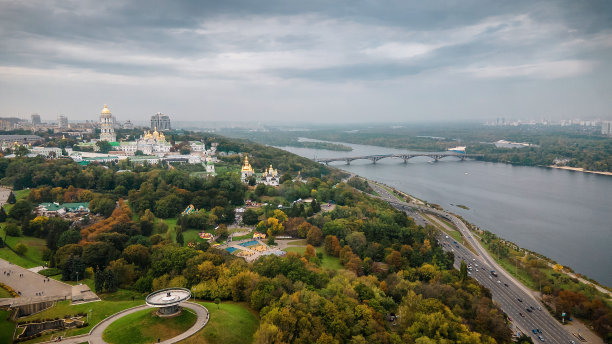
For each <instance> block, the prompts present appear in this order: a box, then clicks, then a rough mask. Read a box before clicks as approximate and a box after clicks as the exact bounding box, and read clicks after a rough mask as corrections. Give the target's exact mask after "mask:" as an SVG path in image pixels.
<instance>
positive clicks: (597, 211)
mask: <svg viewBox="0 0 612 344" xmlns="http://www.w3.org/2000/svg"><path fill="white" fill-rule="evenodd" d="M342 144H343V145H347V146H351V147H353V151H352V152H336V151H329V150H319V149H308V148H296V147H281V148H282V149H284V150H287V151H289V152H292V153H295V154H298V155H301V156H303V157H306V158H310V159H312V158H335V157H350V156H363V155H371V154H395V153H406V152H407V151H405V150H399V149H391V148H384V147H376V146H366V145H356V144H347V143H342ZM330 165H331V166H335V167H338V168H341V169H343V170H346V171H349V172H353V173H355V174H358V175H360V176H363V177H365V178H368V179H371V180H375V181H379V182H382V183H384V184H387V185H390V186H393V187H395V188H397V189H398V190H401V191H404V192H406V193H409V194H411V195H413V196H415V197H417V198H420V199H422V200H426V201H428V202H431V203H437V204H439V205H441V206H442V207H444V208H445V209H446V210H449V211H452V212H454V213H457V214H459V215H461V216H463V217H464V218H465V219H466V220H468V221H469V222H471V223H473V224H475V225H477V226H479V227H480V228H482V229H487V230H489V231H491V232H493V233H495V234H497V235H499V236H500V237H502V238H504V239H507V240H510V241H512V242H515V243H517V244H518V245H519V246H521V247H524V248H527V249H529V250H531V251H534V252H538V253H541V254H543V255H545V256H547V257H550V258H552V259H554V260H555V261H557V262H558V263H559V264H561V265H566V266H569V267H571V268H572V269H574V271H576V272H578V273H581V274H584V275H586V276H588V277H591V278H593V279H595V280H597V281H598V282H600V283H602V284H604V285H608V286H612V249H611V247H612V176H602V175H595V174H590V173H581V172H573V171H565V170H559V169H551V168H541V167H524V166H512V165H507V164H501V163H489V162H481V161H473V160H466V161H460V160H459V159H457V158H453V157H448V158H444V159H442V160H440V161H439V162H435V163H434V162H432V161H431V159H429V158H426V157H417V158H412V159H410V160H408V163H406V164H404V163H403V160H401V159H391V158H385V159H382V160H379V161H378V162H377V163H376V164H372V162H371V161H370V160H355V161H352V162H351V164H350V165H346V164H345V163H344V162H334V163H331V164H330ZM456 205H465V206H467V207H469V210H466V209H462V208H460V207H457V206H456Z"/></svg>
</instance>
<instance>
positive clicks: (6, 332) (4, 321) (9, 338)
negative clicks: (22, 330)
mask: <svg viewBox="0 0 612 344" xmlns="http://www.w3.org/2000/svg"><path fill="white" fill-rule="evenodd" d="M3 290H4V289H3ZM8 317H9V312H8V311H5V310H3V309H1V310H0V343H12V342H13V332H14V331H15V323H14V322H12V321H9V320H8Z"/></svg>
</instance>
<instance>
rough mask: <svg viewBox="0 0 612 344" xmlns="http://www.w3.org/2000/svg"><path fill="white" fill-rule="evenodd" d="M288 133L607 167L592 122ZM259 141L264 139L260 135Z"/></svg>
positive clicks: (607, 152) (611, 164) (604, 145)
mask: <svg viewBox="0 0 612 344" xmlns="http://www.w3.org/2000/svg"><path fill="white" fill-rule="evenodd" d="M288 135H294V137H298V136H301V137H308V138H313V139H318V140H326V141H337V142H348V143H356V144H367V145H374V146H382V147H392V148H398V149H407V150H419V151H444V150H446V149H448V148H451V147H454V146H457V145H463V146H467V147H468V148H467V150H468V153H474V154H484V157H482V158H479V159H481V160H484V161H492V162H505V163H511V164H517V165H526V166H549V165H553V163H554V161H555V159H559V160H566V161H567V162H566V163H565V164H566V165H567V166H571V167H580V168H584V169H587V170H593V171H607V172H612V139H610V138H609V137H605V136H602V135H600V134H599V132H598V130H597V128H595V129H592V128H586V127H580V126H570V127H556V126H555V127H551V126H538V125H534V126H527V125H523V126H517V127H487V126H482V125H449V126H444V127H441V126H433V125H430V126H425V125H421V126H410V127H394V128H389V127H382V126H381V127H371V128H357V129H356V130H352V131H350V132H347V128H342V129H333V130H331V129H326V130H311V131H299V132H289V133H288ZM498 140H507V141H511V142H527V143H530V144H533V145H535V146H532V147H526V148H497V147H495V145H493V144H492V143H493V142H495V141H498ZM261 142H262V143H266V141H265V137H262V140H261Z"/></svg>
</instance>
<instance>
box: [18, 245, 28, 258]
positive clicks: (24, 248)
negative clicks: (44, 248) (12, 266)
mask: <svg viewBox="0 0 612 344" xmlns="http://www.w3.org/2000/svg"><path fill="white" fill-rule="evenodd" d="M15 252H16V253H17V254H18V255H20V256H23V255H24V254H26V252H28V247H27V246H26V245H24V244H22V243H18V244H17V245H15Z"/></svg>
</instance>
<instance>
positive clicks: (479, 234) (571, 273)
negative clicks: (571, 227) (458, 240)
mask: <svg viewBox="0 0 612 344" xmlns="http://www.w3.org/2000/svg"><path fill="white" fill-rule="evenodd" d="M361 178H362V177H361ZM366 180H368V179H366ZM368 181H369V182H371V183H376V184H378V185H381V186H382V187H384V188H386V189H387V190H388V191H390V192H392V193H393V194H395V195H396V197H398V198H400V200H403V201H407V202H409V203H410V202H413V201H414V200H416V198H415V197H413V196H412V195H410V194H408V193H406V192H403V191H401V190H397V189H395V188H393V187H391V186H389V185H384V184H381V183H379V182H375V181H372V180H368ZM418 201H419V202H420V204H419V205H423V204H427V205H429V206H432V207H434V208H437V209H438V210H443V211H445V212H447V213H450V214H453V215H455V216H457V217H458V218H460V219H461V220H462V221H463V222H464V223H465V224H466V225H467V227H468V228H469V229H470V231H472V232H474V234H475V235H476V236H477V238H478V239H479V240H481V241H482V236H483V234H484V233H485V232H488V231H487V230H483V229H481V228H479V227H478V226H476V225H474V224H472V223H470V222H468V221H466V220H465V219H464V218H462V217H461V216H460V215H457V214H455V213H453V212H450V211H448V210H446V209H443V208H441V207H439V206H438V205H435V204H429V203H427V201H425V202H424V203H423V201H420V200H418ZM489 233H491V232H489ZM500 239H501V240H502V241H503V242H504V244H505V245H506V246H507V247H509V248H511V249H512V250H514V251H516V252H517V253H521V254H524V255H533V256H534V257H536V258H537V259H541V260H543V261H545V262H546V264H547V267H548V268H550V269H551V270H554V266H555V265H557V262H556V261H554V260H553V259H551V258H549V257H546V256H544V255H542V254H539V253H537V252H532V251H530V250H528V249H525V248H523V247H520V246H519V245H517V244H515V243H513V242H511V241H508V240H505V239H504V238H500ZM483 247H484V248H485V249H486V250H487V252H489V254H491V255H492V256H493V258H494V259H495V260H496V261H497V262H498V263H499V264H502V265H505V266H506V267H507V266H508V264H507V262H505V261H504V260H503V259H500V258H499V257H497V256H496V255H495V253H494V252H493V251H492V250H491V248H490V246H489V245H483ZM506 270H508V269H506ZM508 272H509V273H510V274H512V275H514V276H515V277H516V278H518V279H519V280H521V281H522V282H523V283H524V282H525V281H524V276H520V275H519V274H518V273H517V272H516V271H515V272H514V273H513V272H512V269H509V271H508ZM558 272H561V273H563V274H565V275H566V276H568V277H570V278H572V279H577V280H578V281H580V282H581V283H583V284H585V285H590V286H592V287H593V288H595V289H596V290H597V291H598V292H600V293H602V294H604V295H606V296H607V297H608V298H611V297H612V291H611V290H610V288H609V287H605V286H602V285H601V284H599V282H597V281H596V280H593V279H589V278H588V277H586V276H583V275H581V274H577V273H575V272H574V271H573V270H572V269H571V267H569V266H564V267H562V269H561V270H560V271H558ZM527 286H528V287H530V288H531V289H532V290H534V291H538V290H537V288H534V284H533V283H528V284H527ZM538 292H540V291H538Z"/></svg>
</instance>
